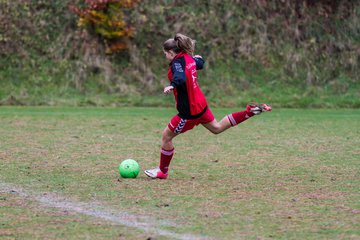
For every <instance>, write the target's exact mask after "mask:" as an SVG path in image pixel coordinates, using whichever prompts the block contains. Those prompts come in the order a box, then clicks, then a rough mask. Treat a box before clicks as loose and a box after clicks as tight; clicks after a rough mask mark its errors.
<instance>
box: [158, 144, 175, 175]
mask: <svg viewBox="0 0 360 240" xmlns="http://www.w3.org/2000/svg"><path fill="white" fill-rule="evenodd" d="M173 155H174V148H173V149H171V150H165V149H163V148H161V154H160V167H159V168H160V170H161V171H162V172H163V173H167V172H168V169H169V165H170V162H171V159H172V157H173Z"/></svg>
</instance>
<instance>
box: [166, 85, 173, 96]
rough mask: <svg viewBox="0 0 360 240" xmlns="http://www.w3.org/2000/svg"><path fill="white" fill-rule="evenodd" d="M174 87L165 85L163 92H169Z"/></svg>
mask: <svg viewBox="0 0 360 240" xmlns="http://www.w3.org/2000/svg"><path fill="white" fill-rule="evenodd" d="M173 89H174V87H173V86H167V87H165V88H164V93H165V94H169V93H170V92H171V91H172V90H173Z"/></svg>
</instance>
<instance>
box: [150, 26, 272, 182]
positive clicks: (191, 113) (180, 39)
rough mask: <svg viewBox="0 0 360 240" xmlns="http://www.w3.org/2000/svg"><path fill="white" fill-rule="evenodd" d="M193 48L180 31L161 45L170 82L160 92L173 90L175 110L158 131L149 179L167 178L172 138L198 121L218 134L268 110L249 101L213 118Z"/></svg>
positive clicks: (198, 57)
mask: <svg viewBox="0 0 360 240" xmlns="http://www.w3.org/2000/svg"><path fill="white" fill-rule="evenodd" d="M194 47H195V46H194V41H193V40H192V39H191V38H189V37H187V36H185V35H183V34H180V33H178V34H176V35H175V37H174V38H171V39H168V40H166V41H165V42H164V44H163V50H164V54H165V57H166V59H167V60H168V61H169V62H170V64H169V66H170V67H169V69H168V78H169V80H170V85H169V86H167V87H165V88H164V93H165V94H169V93H170V92H173V93H174V96H175V100H176V108H177V110H178V112H179V113H178V114H177V115H175V116H174V117H173V118H172V119H171V120H170V122H169V124H168V125H167V126H166V128H165V129H164V132H163V134H162V144H161V152H160V165H159V167H157V168H154V169H150V170H145V174H146V175H147V176H149V177H151V178H160V179H166V178H167V177H168V170H169V165H170V162H171V159H172V157H173V155H174V145H173V143H172V139H173V138H174V137H176V136H177V135H179V134H180V133H184V132H186V131H188V130H191V129H192V128H194V126H197V125H199V124H202V125H203V126H204V127H205V128H207V129H208V130H209V131H210V132H212V133H214V134H219V133H221V132H223V131H225V130H226V129H228V128H230V127H233V126H236V125H237V124H239V123H241V122H243V121H245V120H247V119H248V118H250V117H252V116H254V115H258V114H260V113H262V112H264V111H271V106H269V105H267V104H250V105H248V106H247V107H246V109H245V110H244V111H241V112H235V113H231V114H229V115H227V116H225V117H224V118H223V119H222V120H221V121H220V122H218V121H216V119H215V118H214V115H213V113H212V112H211V110H210V108H209V107H208V105H207V101H206V98H205V96H204V94H203V93H202V91H201V89H200V87H199V85H198V82H197V75H196V70H199V69H202V68H203V66H204V63H205V61H204V60H203V58H202V57H201V56H199V55H194Z"/></svg>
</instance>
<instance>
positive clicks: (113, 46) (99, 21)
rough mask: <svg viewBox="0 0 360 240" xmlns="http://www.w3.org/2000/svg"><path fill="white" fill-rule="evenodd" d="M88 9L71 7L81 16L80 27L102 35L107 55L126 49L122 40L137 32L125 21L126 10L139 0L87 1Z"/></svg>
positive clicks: (70, 7)
mask: <svg viewBox="0 0 360 240" xmlns="http://www.w3.org/2000/svg"><path fill="white" fill-rule="evenodd" d="M85 3H86V4H87V7H86V8H85V9H80V8H79V7H77V6H74V5H72V6H69V9H70V10H71V11H72V12H74V13H75V14H77V15H78V16H79V20H78V24H77V25H78V27H80V28H86V29H87V30H88V31H89V32H92V33H94V34H98V35H100V36H101V37H102V38H103V40H104V43H105V45H106V53H107V54H112V53H115V52H117V51H120V50H123V49H126V44H125V43H123V42H122V41H121V40H122V38H124V37H131V36H133V35H134V33H135V30H134V29H133V28H132V27H131V26H129V24H128V23H127V22H126V21H125V13H124V11H123V10H124V9H128V8H133V7H134V6H135V4H136V3H137V0H85Z"/></svg>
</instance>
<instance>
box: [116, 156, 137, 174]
mask: <svg viewBox="0 0 360 240" xmlns="http://www.w3.org/2000/svg"><path fill="white" fill-rule="evenodd" d="M119 172H120V176H121V177H123V178H136V177H137V175H138V174H139V172H140V166H139V164H138V163H137V162H136V161H135V160H133V159H126V160H124V161H122V162H121V163H120V165H119Z"/></svg>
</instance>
